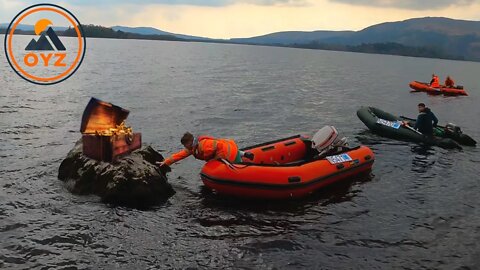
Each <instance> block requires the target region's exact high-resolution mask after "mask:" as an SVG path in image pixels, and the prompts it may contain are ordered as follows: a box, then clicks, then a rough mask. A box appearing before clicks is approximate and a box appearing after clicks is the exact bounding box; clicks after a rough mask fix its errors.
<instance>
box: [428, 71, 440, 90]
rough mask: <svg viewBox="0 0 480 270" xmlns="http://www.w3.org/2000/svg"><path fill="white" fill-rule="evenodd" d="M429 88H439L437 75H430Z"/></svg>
mask: <svg viewBox="0 0 480 270" xmlns="http://www.w3.org/2000/svg"><path fill="white" fill-rule="evenodd" d="M430 86H431V87H434V88H438V87H440V79H439V78H438V76H437V75H435V74H432V80H431V81H430Z"/></svg>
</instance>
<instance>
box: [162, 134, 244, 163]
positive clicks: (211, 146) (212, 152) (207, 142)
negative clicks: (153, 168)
mask: <svg viewBox="0 0 480 270" xmlns="http://www.w3.org/2000/svg"><path fill="white" fill-rule="evenodd" d="M237 153H238V146H237V144H236V143H235V142H234V141H233V140H229V139H216V138H213V137H210V136H200V137H198V145H197V146H195V147H194V148H193V150H192V151H190V150H188V149H183V150H181V151H180V152H177V153H175V154H173V155H171V156H170V157H168V158H166V159H165V164H166V165H168V166H170V165H172V164H173V163H175V162H178V161H180V160H182V159H184V158H187V157H189V156H190V155H192V154H193V156H194V157H195V158H196V159H200V160H205V161H209V160H211V159H218V158H223V159H226V160H228V161H230V162H234V161H235V158H236V157H237Z"/></svg>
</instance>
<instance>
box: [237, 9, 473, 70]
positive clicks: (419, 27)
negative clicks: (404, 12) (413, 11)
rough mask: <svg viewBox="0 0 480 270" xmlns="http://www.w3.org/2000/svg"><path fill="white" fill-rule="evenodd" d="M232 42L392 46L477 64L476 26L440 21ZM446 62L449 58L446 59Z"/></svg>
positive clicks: (419, 20)
mask: <svg viewBox="0 0 480 270" xmlns="http://www.w3.org/2000/svg"><path fill="white" fill-rule="evenodd" d="M232 41H233V42H237V43H245V44H262V45H266V44H267V45H268V44H270V45H274V44H277V45H284V46H294V47H295V46H297V45H299V46H300V47H305V45H308V44H310V43H314V44H322V46H326V45H343V46H360V45H362V44H376V43H396V44H401V45H404V46H408V47H425V48H432V49H435V50H436V51H437V53H436V54H438V53H443V54H445V55H449V56H458V57H459V58H464V59H467V60H475V61H480V22H479V21H465V20H454V19H449V18H441V17H426V18H416V19H409V20H405V21H400V22H387V23H381V24H377V25H373V26H370V27H367V28H365V29H363V30H361V31H356V32H355V31H338V32H335V31H333V32H332V31H314V32H278V33H273V34H268V35H264V36H258V37H252V38H243V39H232ZM449 58H450V57H449Z"/></svg>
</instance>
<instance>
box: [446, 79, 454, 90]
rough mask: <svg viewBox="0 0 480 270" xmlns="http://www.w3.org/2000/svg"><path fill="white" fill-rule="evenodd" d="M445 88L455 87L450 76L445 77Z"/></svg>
mask: <svg viewBox="0 0 480 270" xmlns="http://www.w3.org/2000/svg"><path fill="white" fill-rule="evenodd" d="M445 86H446V87H450V88H452V87H454V86H455V81H454V80H453V79H452V78H451V77H450V76H447V78H446V79H445Z"/></svg>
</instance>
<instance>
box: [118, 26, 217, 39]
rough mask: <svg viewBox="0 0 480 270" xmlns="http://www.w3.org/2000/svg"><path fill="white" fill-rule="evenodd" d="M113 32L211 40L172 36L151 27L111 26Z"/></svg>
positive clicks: (178, 35) (189, 37) (188, 37)
mask: <svg viewBox="0 0 480 270" xmlns="http://www.w3.org/2000/svg"><path fill="white" fill-rule="evenodd" d="M111 28H112V29H113V30H115V31H122V32H125V33H134V34H140V35H169V36H174V37H178V38H182V39H191V40H211V39H210V38H204V37H196V36H188V35H182V34H174V33H170V32H166V31H162V30H159V29H157V28H153V27H128V26H112V27H111Z"/></svg>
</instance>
